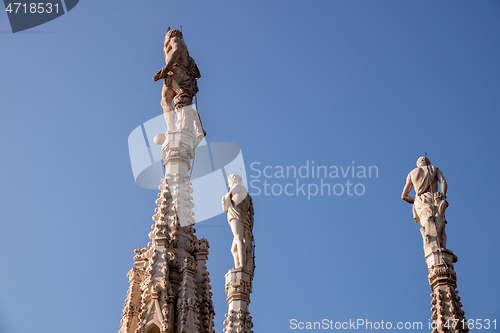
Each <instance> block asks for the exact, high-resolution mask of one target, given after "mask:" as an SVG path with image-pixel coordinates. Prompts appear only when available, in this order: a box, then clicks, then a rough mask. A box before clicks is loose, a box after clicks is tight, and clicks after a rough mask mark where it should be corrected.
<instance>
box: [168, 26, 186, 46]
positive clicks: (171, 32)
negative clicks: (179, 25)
mask: <svg viewBox="0 0 500 333" xmlns="http://www.w3.org/2000/svg"><path fill="white" fill-rule="evenodd" d="M172 37H178V38H181V39H182V32H180V31H179V30H177V29H172V30H170V27H168V30H167V34H166V35H165V45H166V44H167V43H168V41H169V40H170V38H172Z"/></svg>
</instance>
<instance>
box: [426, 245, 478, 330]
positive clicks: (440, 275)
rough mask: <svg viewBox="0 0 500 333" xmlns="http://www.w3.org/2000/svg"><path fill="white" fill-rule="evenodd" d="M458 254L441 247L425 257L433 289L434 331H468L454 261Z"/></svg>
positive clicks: (432, 317)
mask: <svg viewBox="0 0 500 333" xmlns="http://www.w3.org/2000/svg"><path fill="white" fill-rule="evenodd" d="M457 260H458V259H457V256H456V255H455V254H454V253H453V252H452V251H450V250H447V249H440V250H438V251H434V252H431V253H430V254H428V255H427V256H426V257H425V261H426V263H427V267H428V269H429V276H428V277H429V284H430V286H431V289H432V294H431V297H432V300H431V304H432V308H431V311H432V316H431V319H432V321H433V323H432V327H433V330H432V333H438V332H439V333H442V332H443V333H444V332H447V333H462V332H468V331H469V327H467V320H466V319H465V313H464V311H463V310H462V303H461V302H460V296H458V290H456V288H457V274H456V273H455V270H454V269H453V263H456V262H457Z"/></svg>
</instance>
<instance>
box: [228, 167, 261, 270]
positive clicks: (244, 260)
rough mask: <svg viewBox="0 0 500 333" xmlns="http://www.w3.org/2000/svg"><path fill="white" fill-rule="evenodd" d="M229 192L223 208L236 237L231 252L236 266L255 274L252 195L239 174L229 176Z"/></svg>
mask: <svg viewBox="0 0 500 333" xmlns="http://www.w3.org/2000/svg"><path fill="white" fill-rule="evenodd" d="M227 180H228V183H229V189H230V190H229V192H228V193H227V194H226V195H225V196H224V197H222V209H223V210H224V212H225V213H226V214H227V221H228V223H229V225H230V226H231V231H232V232H233V235H234V239H233V244H232V246H231V253H232V254H233V258H234V267H235V268H244V269H245V270H247V271H248V272H251V273H252V274H253V270H254V259H253V233H252V230H253V222H254V220H253V215H254V212H253V203H252V197H251V196H250V195H249V194H248V191H247V189H246V188H245V186H244V185H243V184H242V179H241V177H240V176H239V175H237V174H232V175H230V176H229V177H227Z"/></svg>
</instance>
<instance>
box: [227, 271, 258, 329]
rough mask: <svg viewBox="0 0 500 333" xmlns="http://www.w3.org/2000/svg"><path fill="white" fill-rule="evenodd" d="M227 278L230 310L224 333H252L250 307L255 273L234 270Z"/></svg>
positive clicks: (228, 273) (229, 272)
mask: <svg viewBox="0 0 500 333" xmlns="http://www.w3.org/2000/svg"><path fill="white" fill-rule="evenodd" d="M225 277H226V295H227V303H228V304H229V310H228V313H227V314H226V319H225V320H224V326H225V328H224V332H226V333H236V332H238V333H252V332H253V331H252V328H253V323H252V316H250V311H248V305H249V304H250V293H251V292H252V280H253V273H252V272H249V271H247V270H246V269H244V268H232V269H230V270H229V271H228V272H227V274H226V276H225Z"/></svg>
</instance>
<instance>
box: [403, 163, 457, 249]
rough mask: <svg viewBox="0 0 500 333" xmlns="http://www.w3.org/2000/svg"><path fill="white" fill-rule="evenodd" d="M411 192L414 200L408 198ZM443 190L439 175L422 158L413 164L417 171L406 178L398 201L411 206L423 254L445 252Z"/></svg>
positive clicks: (441, 174)
mask: <svg viewBox="0 0 500 333" xmlns="http://www.w3.org/2000/svg"><path fill="white" fill-rule="evenodd" d="M438 182H439V183H440V184H441V192H439V191H438ZM412 188H414V189H415V198H412V197H410V195H409V194H410V191H411V189H412ZM447 189H448V185H447V184H446V180H445V179H444V176H443V173H442V172H441V170H439V168H437V167H435V166H432V165H431V161H430V160H429V159H428V158H427V157H426V156H422V157H420V158H419V159H418V160H417V167H416V168H415V169H413V170H412V171H411V172H410V173H409V174H408V177H407V178H406V185H405V187H404V189H403V193H402V195H401V199H403V200H404V201H406V202H408V203H412V204H413V218H414V219H415V222H417V223H420V225H421V226H422V228H421V229H420V231H421V232H422V237H423V239H424V252H425V253H426V254H427V253H430V252H432V251H433V250H436V249H445V248H446V233H445V225H446V219H445V216H444V215H445V210H446V208H447V207H448V202H447V201H446V191H447Z"/></svg>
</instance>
